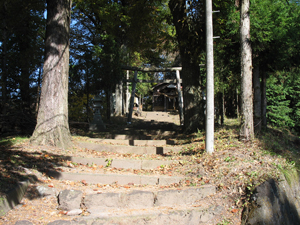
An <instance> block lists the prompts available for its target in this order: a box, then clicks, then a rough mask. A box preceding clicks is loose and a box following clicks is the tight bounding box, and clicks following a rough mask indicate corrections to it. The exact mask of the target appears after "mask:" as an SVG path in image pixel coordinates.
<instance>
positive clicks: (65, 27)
mask: <svg viewBox="0 0 300 225" xmlns="http://www.w3.org/2000/svg"><path fill="white" fill-rule="evenodd" d="M71 4H72V1H71V0H47V27H46V47H45V62H44V67H43V81H42V89H41V99H40V107H39V111H38V117H37V125H36V127H35V130H34V133H33V135H32V137H31V143H33V144H38V145H51V146H56V147H61V148H68V147H69V146H70V145H71V143H72V142H71V135H70V130H69V124H68V78H69V33H70V17H71Z"/></svg>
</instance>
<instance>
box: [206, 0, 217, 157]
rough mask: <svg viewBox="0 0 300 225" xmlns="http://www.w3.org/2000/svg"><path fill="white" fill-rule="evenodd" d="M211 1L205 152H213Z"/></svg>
mask: <svg viewBox="0 0 300 225" xmlns="http://www.w3.org/2000/svg"><path fill="white" fill-rule="evenodd" d="M212 13H213V12H212V0H206V92H207V93H206V125H205V126H206V137H205V148H206V152H208V153H213V151H214V125H215V122H214V49H213V23H212Z"/></svg>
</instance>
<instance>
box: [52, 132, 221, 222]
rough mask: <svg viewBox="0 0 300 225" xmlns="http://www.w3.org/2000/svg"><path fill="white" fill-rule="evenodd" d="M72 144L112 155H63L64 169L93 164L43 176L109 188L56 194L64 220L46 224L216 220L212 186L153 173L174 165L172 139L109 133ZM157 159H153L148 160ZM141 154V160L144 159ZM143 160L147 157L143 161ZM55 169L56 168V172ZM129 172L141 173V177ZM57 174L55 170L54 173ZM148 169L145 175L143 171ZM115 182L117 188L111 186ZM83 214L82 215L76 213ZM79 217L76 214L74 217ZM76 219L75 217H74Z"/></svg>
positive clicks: (217, 209)
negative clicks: (89, 167)
mask: <svg viewBox="0 0 300 225" xmlns="http://www.w3.org/2000/svg"><path fill="white" fill-rule="evenodd" d="M77 144H78V146H80V148H81V149H86V150H89V151H93V152H99V153H101V152H108V153H115V156H114V155H110V156H109V158H108V157H99V156H96V155H95V156H93V157H81V156H69V157H65V160H67V161H68V162H69V165H71V164H72V165H96V166H97V168H98V169H97V170H96V171H95V172H93V173H91V172H89V171H85V170H84V169H83V170H82V171H80V172H78V169H77V170H76V171H77V172H76V173H74V172H73V171H72V167H70V166H69V167H67V166H60V167H59V166H58V167H55V168H54V170H50V171H49V172H48V175H49V176H51V177H53V178H55V179H58V180H64V181H73V182H78V181H84V182H86V183H88V184H98V185H100V186H101V187H102V185H103V186H111V188H109V189H107V190H101V188H100V189H99V190H98V191H97V192H96V193H95V192H93V191H81V190H75V189H76V188H75V189H74V190H63V191H60V193H59V194H58V196H57V197H58V203H59V209H60V210H63V211H65V212H66V215H69V216H75V217H74V218H73V217H68V218H69V219H68V221H66V220H56V221H54V222H51V223H48V224H49V225H60V224H61V225H64V224H86V225H98V224H99V225H100V224H101V225H102V224H103V225H108V224H120V225H129V224H137V225H139V224H143V225H152V224H153V225H154V224H191V225H193V224H217V223H218V222H219V221H221V220H222V217H221V214H222V211H224V210H225V209H224V207H223V206H218V204H217V203H216V202H215V200H213V199H214V196H215V195H216V194H217V190H216V187H215V186H214V185H206V184H204V185H201V186H197V187H193V186H181V185H180V184H181V183H184V182H185V179H186V177H185V176H184V175H180V176H178V175H177V176H173V175H160V174H155V173H153V170H155V169H157V168H158V167H166V166H168V165H172V164H173V165H174V164H175V165H176V164H178V163H179V162H178V160H176V159H171V160H170V159H169V158H170V157H168V156H169V155H172V154H174V153H179V152H181V151H182V147H181V146H180V145H176V141H174V140H165V139H161V140H151V136H150V137H149V136H148V138H147V137H146V138H145V136H141V135H139V134H134V135H131V134H124V133H123V134H114V135H108V136H107V138H87V139H85V140H83V141H79V142H78V143H77ZM119 154H123V155H124V154H125V155H126V154H129V155H130V154H135V155H141V156H143V157H137V158H132V157H128V158H119V157H117V156H118V155H119ZM156 155H159V156H161V157H159V158H158V159H157V158H156V157H154V158H153V159H152V158H151V156H156ZM145 156H146V157H145ZM147 156H149V157H147ZM106 167H110V168H115V169H119V170H120V171H122V172H119V173H113V172H109V171H107V170H106V171H105V172H104V171H103V170H101V169H99V168H106ZM59 169H60V170H59ZM134 170H143V171H146V172H145V173H142V174H135V173H132V171H134ZM57 171H60V172H57ZM147 171H148V173H147ZM113 184H118V185H119V187H118V188H113ZM129 186H130V188H128V187H129ZM82 213H83V214H82ZM80 214H82V215H80ZM78 215H80V216H78Z"/></svg>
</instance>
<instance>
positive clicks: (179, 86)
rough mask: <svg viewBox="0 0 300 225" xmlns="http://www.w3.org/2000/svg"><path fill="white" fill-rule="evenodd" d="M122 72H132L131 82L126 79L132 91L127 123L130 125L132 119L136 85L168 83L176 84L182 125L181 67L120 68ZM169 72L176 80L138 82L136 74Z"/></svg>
mask: <svg viewBox="0 0 300 225" xmlns="http://www.w3.org/2000/svg"><path fill="white" fill-rule="evenodd" d="M122 69H123V70H130V71H134V78H133V80H128V79H126V82H132V91H131V97H130V107H129V113H128V118H127V123H131V119H132V112H133V105H134V96H135V89H136V83H170V84H175V83H176V84H177V90H178V100H179V101H178V102H179V117H180V124H183V122H184V121H183V96H182V92H181V79H180V71H181V69H182V67H172V68H146V67H145V68H138V67H130V66H122ZM138 71H141V72H171V71H176V79H174V80H172V79H167V80H138V79H137V72H138Z"/></svg>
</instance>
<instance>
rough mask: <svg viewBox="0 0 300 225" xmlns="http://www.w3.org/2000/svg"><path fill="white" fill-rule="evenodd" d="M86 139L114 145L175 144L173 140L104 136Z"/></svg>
mask: <svg viewBox="0 0 300 225" xmlns="http://www.w3.org/2000/svg"><path fill="white" fill-rule="evenodd" d="M87 141H91V142H93V143H97V144H115V145H129V146H165V145H175V141H174V140H133V139H132V140H128V139H107V138H106V139H105V138H89V139H87Z"/></svg>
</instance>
